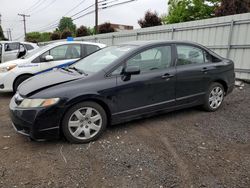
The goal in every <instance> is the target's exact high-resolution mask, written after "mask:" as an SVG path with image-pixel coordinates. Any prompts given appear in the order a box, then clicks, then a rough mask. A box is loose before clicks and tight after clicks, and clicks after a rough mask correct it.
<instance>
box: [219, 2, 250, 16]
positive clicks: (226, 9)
mask: <svg viewBox="0 0 250 188" xmlns="http://www.w3.org/2000/svg"><path fill="white" fill-rule="evenodd" d="M247 12H250V0H234V1H228V0H222V1H221V5H220V6H219V7H218V8H217V9H216V11H215V14H216V16H227V15H233V14H241V13H247Z"/></svg>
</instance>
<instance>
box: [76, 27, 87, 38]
mask: <svg viewBox="0 0 250 188" xmlns="http://www.w3.org/2000/svg"><path fill="white" fill-rule="evenodd" d="M87 35H89V33H88V28H87V27H85V26H83V25H82V26H80V27H79V28H77V30H76V37H83V36H87Z"/></svg>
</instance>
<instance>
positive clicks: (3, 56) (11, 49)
mask: <svg viewBox="0 0 250 188" xmlns="http://www.w3.org/2000/svg"><path fill="white" fill-rule="evenodd" d="M37 48H39V47H38V45H37V44H35V43H30V42H13V41H0V63H4V62H7V61H11V60H14V59H18V58H20V57H23V56H24V55H26V54H27V53H29V52H31V51H33V50H35V49H37Z"/></svg>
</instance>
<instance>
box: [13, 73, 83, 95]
mask: <svg viewBox="0 0 250 188" xmlns="http://www.w3.org/2000/svg"><path fill="white" fill-rule="evenodd" d="M81 78H84V76H83V75H81V74H79V73H77V72H68V71H65V70H63V69H57V70H53V71H50V72H48V73H43V74H39V75H36V76H33V77H31V78H29V79H28V80H26V81H24V82H23V83H22V84H21V85H20V86H19V87H18V92H19V94H20V95H21V96H23V97H25V96H29V95H32V94H34V93H35V92H38V91H41V90H42V89H45V88H49V87H52V86H56V85H58V84H62V83H66V82H70V81H73V80H77V79H81Z"/></svg>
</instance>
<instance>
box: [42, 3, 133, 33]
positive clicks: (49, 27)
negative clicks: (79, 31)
mask: <svg viewBox="0 0 250 188" xmlns="http://www.w3.org/2000/svg"><path fill="white" fill-rule="evenodd" d="M116 1H119V0H111V1H107V0H101V1H99V2H98V10H101V9H108V8H112V7H115V6H119V5H123V4H126V3H130V2H133V1H137V0H127V1H123V2H120V3H115V4H111V3H114V2H116ZM83 2H84V1H83ZM102 2H105V3H103V4H101V6H99V5H100V3H102ZM110 4H111V5H110ZM95 5H96V3H94V4H92V5H90V6H88V7H86V8H85V9H83V10H81V11H79V12H77V13H75V14H73V15H72V16H70V18H72V20H73V21H75V20H78V19H80V18H82V17H85V16H87V15H89V14H92V13H94V12H96V9H95V10H91V11H89V12H87V13H85V14H83V15H80V16H78V17H76V18H73V17H75V16H77V15H79V14H80V13H82V12H85V11H86V10H88V9H90V8H92V7H94V6H95ZM71 10H72V9H71ZM68 12H70V11H68ZM68 12H67V13H68ZM67 13H66V14H67ZM64 16H65V15H64ZM59 20H60V19H58V20H57V21H56V22H55V23H51V24H49V25H47V26H45V27H42V29H41V30H39V31H40V32H41V31H46V30H49V29H54V28H56V27H57V26H58V21H59ZM97 23H98V21H97ZM97 25H98V24H97Z"/></svg>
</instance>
